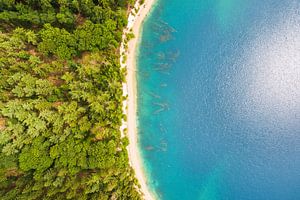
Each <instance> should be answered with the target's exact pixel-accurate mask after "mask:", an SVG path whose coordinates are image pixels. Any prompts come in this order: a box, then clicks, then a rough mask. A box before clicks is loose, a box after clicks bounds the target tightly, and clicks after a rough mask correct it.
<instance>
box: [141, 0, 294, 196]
mask: <svg viewBox="0 0 300 200" xmlns="http://www.w3.org/2000/svg"><path fill="white" fill-rule="evenodd" d="M137 61H138V72H137V78H138V124H139V125H138V126H139V137H140V138H139V145H140V149H141V151H142V154H143V160H144V163H145V168H146V171H147V175H148V179H149V180H150V187H151V189H152V190H153V191H155V193H156V194H157V195H158V196H159V197H160V199H162V200H299V199H300V0H284V1H282V0H158V2H157V5H156V7H155V9H154V10H153V12H152V14H151V16H150V17H149V18H148V19H147V21H146V22H145V24H144V27H143V35H142V38H141V43H140V48H139V56H138V58H137Z"/></svg>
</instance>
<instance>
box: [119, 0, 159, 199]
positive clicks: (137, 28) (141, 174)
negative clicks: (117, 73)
mask: <svg viewBox="0 0 300 200" xmlns="http://www.w3.org/2000/svg"><path fill="white" fill-rule="evenodd" d="M154 3H155V0H145V2H144V3H143V4H142V5H140V4H139V0H137V2H136V3H135V6H134V8H133V9H132V10H131V13H130V14H129V17H128V24H127V27H126V29H125V30H124V32H123V36H122V43H121V48H120V54H121V56H120V63H121V68H126V71H127V74H126V82H125V83H123V85H122V86H123V96H127V99H126V100H125V101H123V113H124V114H126V116H127V121H124V120H123V121H122V126H121V127H120V130H121V136H122V137H124V136H125V134H126V133H124V132H125V130H126V129H127V137H128V139H129V145H128V147H127V151H128V157H129V164H130V166H131V167H132V168H133V170H134V172H135V177H136V179H137V180H138V182H139V184H140V186H141V187H140V188H139V189H138V190H139V191H140V192H141V194H142V196H143V198H144V199H145V200H156V199H157V198H154V194H152V193H151V191H150V190H149V187H148V186H147V177H146V174H145V170H144V168H143V164H142V158H141V153H140V150H139V147H138V135H137V116H136V114H137V96H136V91H137V80H136V55H137V48H138V44H139V40H140V35H141V31H142V25H143V22H144V19H145V18H146V17H147V16H148V14H149V13H150V10H151V8H152V7H153V5H154ZM136 11H137V12H136ZM134 13H135V14H134ZM131 29H132V33H133V34H134V38H132V39H131V40H129V42H128V43H127V45H128V47H127V49H125V42H124V40H125V39H126V34H127V33H130V30H131ZM125 57H127V59H126V60H125V62H124V59H125Z"/></svg>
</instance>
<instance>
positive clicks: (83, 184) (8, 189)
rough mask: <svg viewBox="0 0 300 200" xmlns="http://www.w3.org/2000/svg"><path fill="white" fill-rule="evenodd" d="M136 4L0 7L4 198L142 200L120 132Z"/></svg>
mask: <svg viewBox="0 0 300 200" xmlns="http://www.w3.org/2000/svg"><path fill="white" fill-rule="evenodd" d="M133 3H134V2H133V1H128V0H101V1H94V0H40V1H38V0H27V1H13V0H2V1H1V0H0V11H1V12H0V30H2V32H1V31H0V93H1V95H0V159H1V162H0V196H1V199H3V200H15V199H26V200H33V199H38V200H39V199H46V200H47V199H49V200H52V199H62V200H65V199H76V200H80V199H86V200H90V199H97V200H98V199H120V200H126V199H133V200H134V199H141V196H140V193H139V192H138V191H137V188H138V183H137V180H136V179H135V178H134V174H133V170H132V169H131V167H130V166H129V164H128V155H127V151H126V146H127V145H128V142H129V141H128V139H127V138H121V133H120V125H121V121H122V119H125V118H124V114H123V113H122V101H123V97H122V82H123V81H124V79H125V73H126V72H125V71H124V70H121V68H120V65H119V53H118V47H119V45H120V44H119V43H120V41H121V34H122V31H123V28H124V27H125V25H126V23H127V12H126V11H127V6H128V5H129V4H130V5H133ZM129 37H131V35H129Z"/></svg>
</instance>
